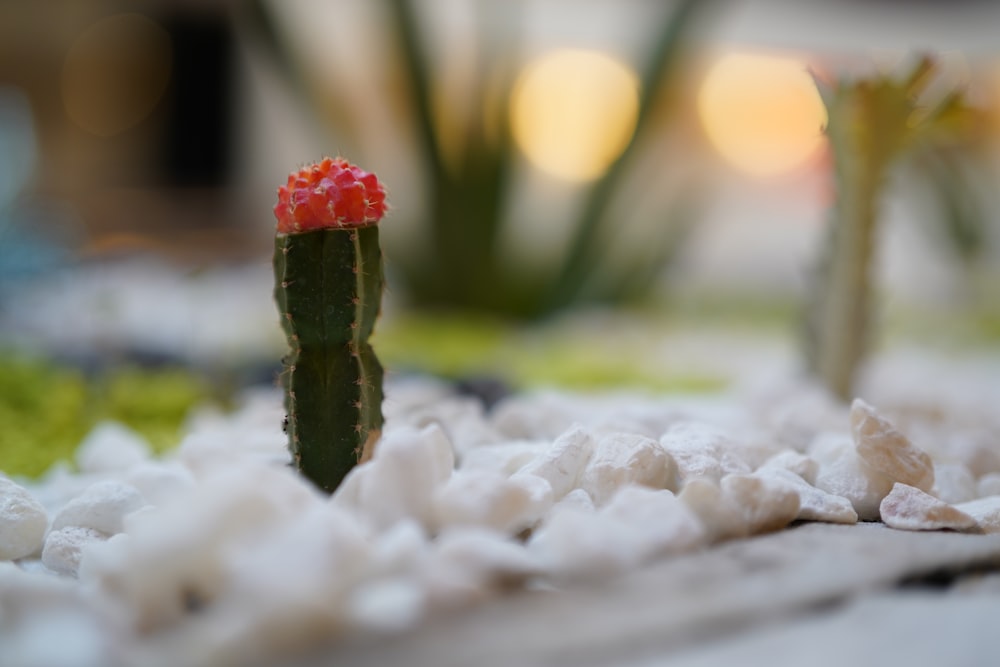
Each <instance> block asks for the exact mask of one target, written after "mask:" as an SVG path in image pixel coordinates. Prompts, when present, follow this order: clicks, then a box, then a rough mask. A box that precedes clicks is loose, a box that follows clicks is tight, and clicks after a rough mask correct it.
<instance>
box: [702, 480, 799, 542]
mask: <svg viewBox="0 0 1000 667" xmlns="http://www.w3.org/2000/svg"><path fill="white" fill-rule="evenodd" d="M719 488H720V489H722V495H723V496H724V497H725V498H726V499H727V501H728V503H729V505H730V507H732V508H734V509H735V510H736V511H737V512H738V513H739V515H740V516H741V517H742V524H743V526H744V531H745V532H744V534H746V535H757V534H759V533H768V532H772V531H775V530H780V529H782V528H784V527H785V526H787V525H788V524H790V523H791V522H792V521H794V520H795V517H796V516H798V513H799V494H798V493H797V492H796V491H795V490H794V489H791V488H789V487H788V485H787V484H784V483H781V482H776V481H774V480H772V479H769V478H767V477H757V476H755V475H752V474H750V475H745V474H735V475H726V476H725V477H723V478H722V481H721V482H719Z"/></svg>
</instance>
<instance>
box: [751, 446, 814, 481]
mask: <svg viewBox="0 0 1000 667" xmlns="http://www.w3.org/2000/svg"><path fill="white" fill-rule="evenodd" d="M757 470H758V471H766V470H787V471H789V472H792V473H794V474H795V475H797V476H799V477H801V478H802V479H803V480H805V481H806V482H807V483H809V484H813V483H814V482H815V481H816V472H817V471H818V470H819V464H818V463H816V461H815V460H813V459H812V458H810V457H809V456H807V455H805V454H803V453H802V452H797V451H795V450H794V449H785V450H783V451H781V452H778V453H777V454H775V455H774V456H772V457H771V458H769V459H768V460H767V461H765V462H764V464H763V465H762V466H760V468H758V469H757Z"/></svg>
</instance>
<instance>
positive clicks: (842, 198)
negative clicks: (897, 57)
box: [805, 58, 968, 400]
mask: <svg viewBox="0 0 1000 667" xmlns="http://www.w3.org/2000/svg"><path fill="white" fill-rule="evenodd" d="M934 71H935V66H934V63H933V61H931V60H930V59H929V58H923V59H921V60H919V61H918V62H917V63H916V65H915V66H914V67H913V68H912V69H911V70H910V72H909V73H908V74H906V75H905V76H903V77H900V78H899V79H896V78H891V77H888V76H884V75H876V76H874V77H872V78H870V79H861V80H858V81H840V82H838V83H837V84H836V85H834V86H832V87H829V86H826V85H824V84H823V83H822V82H817V84H818V86H819V89H820V93H821V95H822V97H823V102H824V104H825V105H826V109H827V116H828V123H827V128H826V133H827V136H828V137H829V141H830V153H831V156H832V161H833V172H834V178H835V196H836V199H835V202H834V205H833V207H832V209H831V214H830V218H831V219H830V223H829V232H828V236H827V242H826V245H825V247H824V248H823V252H822V255H821V256H820V258H819V263H818V265H817V267H816V269H815V271H814V274H813V276H812V282H811V285H810V299H809V303H808V305H807V312H806V336H805V351H806V360H807V363H808V367H809V370H810V371H811V372H812V373H813V374H814V375H815V376H816V377H818V378H819V379H820V380H821V381H822V382H823V384H824V385H826V387H827V388H828V389H829V390H830V391H831V392H832V393H833V394H835V395H836V396H838V397H840V398H842V399H845V400H847V399H849V398H850V397H851V393H852V391H853V385H854V378H855V375H856V371H857V368H858V366H859V364H860V363H861V361H862V359H863V357H864V355H865V352H866V350H867V347H868V344H869V338H870V330H871V325H870V319H871V309H872V306H871V303H870V302H871V291H872V288H871V265H872V260H873V257H874V256H875V240H876V230H877V224H878V220H879V217H880V216H879V209H880V204H881V200H882V198H883V196H884V194H885V190H886V184H887V182H888V180H889V175H890V172H891V170H892V168H893V166H894V165H895V163H896V162H897V161H898V160H899V159H900V157H901V156H902V155H903V154H904V153H905V152H907V151H908V150H909V149H911V148H912V147H913V146H914V145H915V144H917V143H925V144H926V143H934V142H938V141H941V140H942V139H943V138H945V139H946V138H948V137H949V136H952V135H954V133H955V131H956V129H957V128H958V126H960V125H962V117H963V115H964V114H965V113H966V112H967V110H968V108H967V107H965V106H964V103H963V102H962V100H961V97H960V96H959V95H956V94H949V95H947V96H945V97H943V98H942V99H940V100H939V101H938V103H937V104H936V105H933V106H932V107H930V108H927V107H925V106H923V105H921V104H920V102H919V97H920V96H921V94H922V93H923V92H924V90H925V89H926V88H927V84H928V83H929V81H930V80H931V79H932V78H933V75H934Z"/></svg>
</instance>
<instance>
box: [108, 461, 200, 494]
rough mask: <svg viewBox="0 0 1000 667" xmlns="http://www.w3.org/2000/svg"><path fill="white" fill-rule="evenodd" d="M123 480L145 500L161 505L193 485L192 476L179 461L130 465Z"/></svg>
mask: <svg viewBox="0 0 1000 667" xmlns="http://www.w3.org/2000/svg"><path fill="white" fill-rule="evenodd" d="M125 482H126V483H127V484H131V485H132V486H134V487H135V488H136V489H137V490H138V491H139V493H141V494H142V497H143V498H144V499H145V500H146V502H148V503H150V504H153V505H161V504H163V503H165V502H167V501H169V500H171V499H173V498H176V497H177V496H179V495H180V494H182V493H184V492H185V491H187V490H189V489H190V488H191V487H192V486H194V476H193V475H191V471H190V470H188V469H187V468H185V467H184V466H182V465H180V464H179V463H173V462H159V461H147V462H144V463H140V464H138V465H136V466H134V467H132V468H131V469H130V470H129V471H128V474H127V475H126V476H125Z"/></svg>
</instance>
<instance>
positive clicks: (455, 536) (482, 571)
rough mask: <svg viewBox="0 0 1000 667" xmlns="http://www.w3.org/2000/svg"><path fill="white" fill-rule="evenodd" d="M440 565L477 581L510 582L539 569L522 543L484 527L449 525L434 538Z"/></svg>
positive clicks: (523, 577) (435, 552)
mask: <svg viewBox="0 0 1000 667" xmlns="http://www.w3.org/2000/svg"><path fill="white" fill-rule="evenodd" d="M432 549H433V552H434V555H435V556H436V557H437V559H438V561H439V562H438V566H443V567H444V568H445V569H446V570H449V571H451V572H453V573H456V574H457V575H458V576H460V577H468V578H470V579H474V580H476V581H477V582H486V583H488V584H489V585H493V584H494V583H510V582H513V581H521V580H523V579H525V578H527V577H529V576H532V575H534V574H537V573H538V572H539V569H540V568H539V565H538V562H537V561H536V560H535V558H534V557H533V556H532V555H531V554H529V553H528V551H527V549H526V548H525V547H524V546H523V545H522V544H520V543H518V542H514V541H512V540H511V539H509V538H508V537H507V536H505V535H504V534H502V533H498V532H496V531H494V530H486V529H482V528H450V529H448V530H446V531H444V532H443V533H441V534H440V535H439V536H438V538H437V539H436V540H435V541H434V542H433V544H432Z"/></svg>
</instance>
